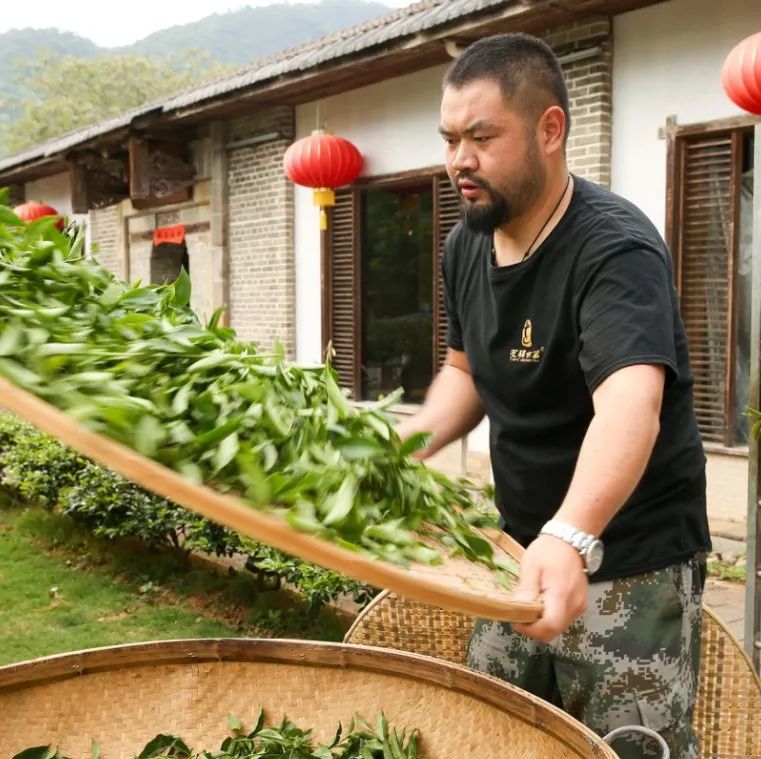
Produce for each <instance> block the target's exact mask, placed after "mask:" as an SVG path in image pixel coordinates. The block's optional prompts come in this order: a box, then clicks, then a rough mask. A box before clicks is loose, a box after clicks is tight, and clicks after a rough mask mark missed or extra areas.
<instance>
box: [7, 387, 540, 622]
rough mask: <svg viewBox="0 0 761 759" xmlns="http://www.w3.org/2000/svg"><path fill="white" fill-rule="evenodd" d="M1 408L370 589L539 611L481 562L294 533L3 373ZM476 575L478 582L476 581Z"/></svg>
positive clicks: (450, 604) (479, 612)
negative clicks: (421, 558)
mask: <svg viewBox="0 0 761 759" xmlns="http://www.w3.org/2000/svg"><path fill="white" fill-rule="evenodd" d="M0 405H2V406H3V407H5V408H6V409H8V410H10V411H12V412H14V413H15V414H17V415H18V416H20V417H22V418H23V419H25V420H26V421H28V422H30V423H31V424H33V425H35V426H36V427H38V428H39V429H40V430H42V431H43V432H46V433H48V434H50V435H53V436H55V437H56V438H58V439H59V440H61V441H63V442H64V443H66V444H68V445H69V446H71V447H72V448H73V449H75V450H77V451H79V452H80V453H82V454H83V455H85V456H87V457H89V458H91V459H93V460H94V461H97V462H98V463H99V464H102V465H103V466H106V467H108V468H109V469H112V470H113V471H115V472H118V473H119V474H121V475H122V476H124V477H126V478H127V479H129V480H131V481H132V482H135V483H137V484H138V485H140V486H142V487H144V488H146V489H148V490H150V491H152V492H154V493H157V494H158V495H160V496H163V497H164V498H168V499H170V500H171V501H174V502H175V503H178V504H180V505H181V506H184V507H185V508H188V509H191V510H193V511H195V512H197V513H198V514H201V515H202V516H204V517H207V518H208V519H211V520H213V521H215V522H219V523H221V524H223V525H225V526H227V527H229V528H231V529H234V530H237V531H239V532H242V533H244V534H245V535H248V536H249V537H252V538H254V539H256V540H261V541H262V542H264V543H268V544H269V545H272V546H275V547H276V548H279V549H280V550H282V551H285V552H286V553H290V554H294V555H296V556H299V557H300V558H302V559H304V560H305V561H310V562H313V563H315V564H319V565H320V566H323V567H326V568H328V569H332V570H334V571H337V572H340V573H342V574H344V575H347V576H350V577H354V578H355V579H357V580H360V581H362V582H365V583H369V584H370V585H374V586H375V587H381V588H390V589H392V590H394V591H396V592H397V593H399V594H400V595H403V596H407V597H409V598H413V599H416V600H418V601H422V602H423V603H427V604H431V605H434V606H443V607H446V608H450V609H453V610H455V611H460V612H462V613H464V614H470V615H472V616H479V617H488V618H491V619H501V620H504V621H510V622H531V621H534V620H536V619H538V618H539V617H540V616H541V610H542V604H541V602H538V601H537V602H527V601H516V600H514V599H513V597H512V595H513V594H512V593H509V592H508V591H506V590H505V589H504V588H503V587H501V586H500V585H499V584H498V582H497V579H496V577H495V576H494V575H493V573H492V572H491V571H490V570H489V569H487V568H486V567H485V566H483V565H479V564H474V563H471V562H469V561H467V560H466V559H446V558H445V560H444V562H443V563H442V564H440V565H438V566H427V565H422V564H412V565H411V566H410V568H409V569H406V568H404V567H400V566H397V565H395V564H391V563H390V562H386V561H381V560H379V559H374V558H371V557H368V556H364V555H361V554H358V553H355V552H353V551H350V550H348V549H346V548H342V547H341V546H338V545H336V544H333V543H329V542H328V541H326V540H323V539H320V538H316V537H313V536H312V535H308V534H306V533H303V532H298V531H296V530H294V529H293V528H292V527H291V526H290V525H288V523H287V522H286V521H285V520H284V519H282V518H280V517H278V516H275V515H273V514H269V513H265V512H263V511H260V510H257V509H255V508H254V507H253V506H249V505H247V504H246V503H245V502H244V501H242V500H241V499H239V498H236V497H234V496H231V495H225V494H222V493H218V492H216V491H214V490H213V489H211V488H210V487H208V486H206V485H196V484H194V483H192V482H191V481H190V480H188V479H186V478H185V477H183V476H182V475H180V474H178V473H177V472H175V471H173V470H172V469H169V468H168V467H165V466H163V465H162V464H159V463H157V462H155V461H153V460H151V459H149V458H147V457H145V456H142V455H141V454H140V453H138V452H137V451H134V450H132V449H131V448H129V447H127V446H126V445H123V444H121V443H118V442H116V441H115V440H111V439H110V438H107V437H105V436H104V435H101V434H99V433H97V432H94V431H92V430H89V429H87V428H86V427H84V426H83V425H81V424H79V423H78V422H77V421H76V420H75V419H74V418H72V417H71V416H69V415H68V414H66V413H64V412H63V411H60V410H59V409H57V408H56V407H55V406H53V405H51V404H49V403H47V402H46V401H43V400H41V399H40V398H38V397H37V396H35V395H33V394H32V393H29V392H27V391H26V390H22V389H21V388H19V387H17V386H16V385H14V384H12V383H11V382H9V381H7V380H5V379H3V378H0ZM485 537H487V539H489V540H491V542H492V544H493V546H494V550H495V551H497V552H502V553H505V554H507V555H508V556H510V557H511V558H515V556H516V555H517V554H518V552H519V551H520V550H522V549H521V548H520V546H519V545H518V544H517V543H516V542H515V541H513V540H512V539H511V538H509V537H508V536H507V535H505V534H504V533H503V534H500V535H499V536H498V537H497V536H493V535H488V534H485ZM463 562H464V564H463ZM465 565H467V566H465ZM465 570H467V573H466V572H465ZM463 574H465V576H464V577H463ZM479 579H480V582H481V585H478V583H477V582H476V580H479ZM455 582H456V583H457V584H455Z"/></svg>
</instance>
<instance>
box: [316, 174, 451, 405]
mask: <svg viewBox="0 0 761 759" xmlns="http://www.w3.org/2000/svg"><path fill="white" fill-rule="evenodd" d="M415 182H418V183H421V182H430V184H431V189H432V191H433V249H432V251H431V255H432V257H433V261H432V263H433V289H434V292H433V298H434V301H433V302H434V314H433V317H434V318H433V355H432V360H433V369H434V376H435V374H436V371H438V369H439V367H440V365H441V356H442V355H444V354H445V353H446V346H445V345H444V347H443V349H442V348H441V342H442V339H443V337H442V336H443V334H444V331H445V328H446V314H445V313H444V311H443V297H442V282H441V267H440V262H441V248H442V246H443V242H444V239H445V237H446V232H448V230H447V229H446V228H445V225H444V224H442V202H441V196H442V190H441V187H442V185H443V184H444V183H446V184H448V183H449V180H448V178H447V174H446V169H445V167H444V166H443V165H435V166H428V167H425V168H421V169H413V170H410V171H402V172H395V173H391V174H383V175H376V176H370V177H361V178H360V179H358V180H356V181H355V182H354V183H353V184H351V185H350V186H347V187H344V188H340V189H339V190H337V191H336V192H337V200H338V202H339V203H340V201H341V198H339V193H343V197H344V198H345V197H346V193H349V198H350V201H349V203H350V204H347V208H350V211H349V212H350V214H351V231H350V237H351V240H350V242H348V243H347V242H346V241H345V240H344V241H343V244H344V245H345V246H346V245H349V246H351V267H352V278H353V283H354V293H353V299H352V307H353V324H352V329H353V356H352V357H351V360H350V361H347V362H345V363H344V366H345V368H349V369H350V372H351V377H346V376H343V375H342V376H341V384H342V386H343V387H345V388H347V389H349V390H350V391H351V393H352V397H353V399H354V400H357V401H358V402H363V401H364V399H362V377H361V366H362V355H361V353H362V337H361V336H362V263H363V262H362V239H361V234H362V217H361V213H362V202H361V193H362V192H363V191H366V190H380V189H392V188H394V187H399V186H404V185H409V184H414V183H415ZM452 192H454V190H452ZM345 212H346V211H345V209H340V210H339V211H338V213H339V214H340V213H345ZM449 213H450V218H451V198H450V205H449ZM336 218H337V210H336V208H335V207H333V208H330V209H328V229H327V230H326V231H323V232H322V234H321V240H320V243H321V262H322V276H321V280H322V281H321V298H322V348H323V355H325V353H326V351H327V350H328V345H329V344H330V343H331V342H332V339H333V335H334V316H335V302H334V295H335V293H334V287H333V282H334V278H333V275H334V269H335V250H334V248H335V247H336V246H335V245H334V229H335V227H334V222H335V221H336ZM442 235H443V236H442ZM344 252H345V251H344ZM406 405H410V406H412V405H416V404H406Z"/></svg>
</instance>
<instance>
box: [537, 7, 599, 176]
mask: <svg viewBox="0 0 761 759" xmlns="http://www.w3.org/2000/svg"><path fill="white" fill-rule="evenodd" d="M542 36H543V38H544V40H545V41H546V42H547V43H548V44H549V45H550V46H551V47H552V48H553V50H555V52H556V53H557V54H558V55H560V56H562V55H563V54H565V53H571V52H574V51H575V50H581V49H585V48H590V47H594V46H598V45H599V46H600V47H601V48H602V52H601V53H600V54H599V55H596V56H595V57H593V58H585V59H584V60H579V61H576V62H570V63H566V64H564V65H563V73H564V74H565V77H566V83H567V85H568V97H569V101H570V107H571V132H570V136H569V138H568V166H569V168H570V169H571V171H572V172H574V173H575V174H578V175H579V176H582V177H585V178H586V179H589V180H591V181H593V182H597V183H598V184H601V185H603V186H604V187H610V150H611V116H612V109H611V104H612V90H613V40H612V36H611V24H610V20H608V19H597V20H591V21H578V22H575V23H573V24H568V25H565V26H562V27H557V28H556V29H552V30H551V31H549V32H548V33H546V34H544V35H542Z"/></svg>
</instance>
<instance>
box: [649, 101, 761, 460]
mask: <svg viewBox="0 0 761 759" xmlns="http://www.w3.org/2000/svg"><path fill="white" fill-rule="evenodd" d="M759 123H761V119H759V118H758V117H755V116H751V115H742V116H736V117H731V118H725V119H716V120H713V121H706V122H700V123H694V124H684V125H680V124H677V121H676V117H674V116H670V117H669V118H668V119H667V122H666V127H665V129H664V130H663V133H664V136H665V138H666V140H667V149H666V220H665V238H666V243H667V245H668V247H669V249H670V250H671V253H672V256H673V259H674V279H675V285H676V288H677V293H678V296H679V302H680V306H681V302H682V297H683V282H682V275H683V269H684V252H683V232H684V227H683V220H684V194H685V191H684V180H685V150H686V147H687V145H688V144H689V143H690V142H692V141H695V140H698V139H706V138H708V139H710V138H712V137H721V136H727V137H730V139H731V141H732V180H731V181H732V184H733V207H732V218H731V221H730V235H731V255H729V260H728V279H729V286H728V296H729V302H728V309H727V312H728V318H727V335H726V339H727V357H726V364H725V367H724V371H725V377H724V394H723V398H722V408H723V415H724V418H723V434H722V441H721V442H713V441H705V440H704V447H705V448H706V450H713V451H716V452H725V453H733V454H745V453H747V446H745V445H738V444H734V443H733V440H734V423H733V419H734V411H735V382H736V376H735V368H734V366H735V358H736V351H737V335H736V329H737V324H738V320H739V299H738V278H737V274H736V272H737V259H738V255H739V245H738V237H739V235H738V230H739V225H740V203H739V202H737V193H738V191H739V183H740V176H741V173H742V163H741V162H742V157H743V144H742V143H743V140H744V139H745V136H746V135H748V134H750V133H752V132H753V129H754V127H755V125H756V124H759ZM702 435H703V430H702V429H701V436H702Z"/></svg>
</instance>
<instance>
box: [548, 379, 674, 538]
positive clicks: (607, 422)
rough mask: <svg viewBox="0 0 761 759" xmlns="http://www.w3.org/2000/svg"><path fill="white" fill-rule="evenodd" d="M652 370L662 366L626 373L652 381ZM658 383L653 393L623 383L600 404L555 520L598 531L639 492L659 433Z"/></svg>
mask: <svg viewBox="0 0 761 759" xmlns="http://www.w3.org/2000/svg"><path fill="white" fill-rule="evenodd" d="M642 369H644V370H645V372H642V371H640V370H642ZM632 370H635V371H632ZM649 370H655V371H657V370H658V369H657V368H656V367H632V368H631V369H628V370H623V371H622V375H623V374H629V375H630V376H629V379H630V380H631V379H634V380H635V381H637V382H638V381H639V380H643V381H644V382H645V383H647V382H648V381H650V379H651V378H650V377H648V376H647V374H652V372H651V371H649ZM618 379H619V378H616V381H617V380H618ZM660 381H661V382H662V379H660ZM654 386H655V391H654V392H652V393H637V392H634V391H633V390H629V389H627V386H626V384H624V383H619V387H618V388H616V387H613V388H612V392H609V393H608V394H607V397H605V398H604V400H603V401H601V402H600V403H599V407H598V408H596V412H595V416H594V418H593V419H592V422H591V423H590V425H589V429H588V430H587V434H586V436H585V438H584V442H583V444H582V446H581V450H580V452H579V458H578V460H577V462H576V470H575V472H574V475H573V479H572V480H571V484H570V486H569V488H568V492H567V494H566V496H565V498H564V499H563V503H562V505H561V506H560V508H559V509H558V512H557V513H556V514H555V518H556V519H559V520H561V521H563V522H567V523H569V524H572V525H573V526H574V527H577V528H578V529H580V530H583V531H584V532H589V533H591V534H592V535H599V534H600V533H601V532H602V531H603V529H604V528H605V526H606V525H607V524H608V522H610V520H611V519H612V518H613V517H614V516H615V514H616V512H617V511H618V510H619V509H620V508H621V507H622V506H623V505H624V503H625V502H626V501H627V499H628V498H629V496H630V495H631V494H632V492H634V489H635V488H636V487H637V484H638V483H639V481H640V479H641V478H642V475H643V473H644V471H645V468H646V467H647V463H648V461H649V460H650V456H651V454H652V451H653V446H654V445H655V440H656V438H657V437H658V431H659V415H660V402H661V396H660V393H659V392H656V391H658V390H659V388H658V380H657V379H656V380H655V381H654ZM597 405H598V404H596V406H597Z"/></svg>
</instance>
